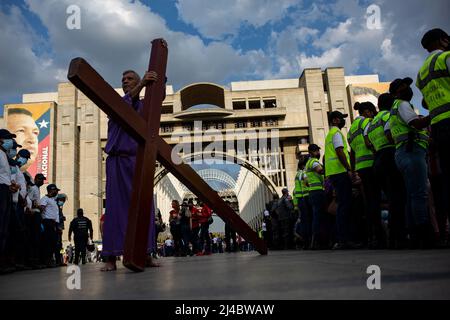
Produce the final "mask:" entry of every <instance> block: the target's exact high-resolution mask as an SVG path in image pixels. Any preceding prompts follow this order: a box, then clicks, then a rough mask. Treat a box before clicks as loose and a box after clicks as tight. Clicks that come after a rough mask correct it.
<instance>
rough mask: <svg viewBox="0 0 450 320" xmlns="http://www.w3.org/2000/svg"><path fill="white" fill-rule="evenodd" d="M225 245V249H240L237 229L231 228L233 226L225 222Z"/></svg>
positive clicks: (228, 250)
mask: <svg viewBox="0 0 450 320" xmlns="http://www.w3.org/2000/svg"><path fill="white" fill-rule="evenodd" d="M231 243H233V244H231ZM225 245H226V249H225V250H226V251H227V252H235V251H237V249H238V246H237V243H236V231H234V230H233V229H231V227H230V226H229V225H228V224H225Z"/></svg>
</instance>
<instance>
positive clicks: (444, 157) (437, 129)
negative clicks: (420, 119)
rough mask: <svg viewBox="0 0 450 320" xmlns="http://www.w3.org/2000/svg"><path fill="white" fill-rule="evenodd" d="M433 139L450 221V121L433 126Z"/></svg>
mask: <svg viewBox="0 0 450 320" xmlns="http://www.w3.org/2000/svg"><path fill="white" fill-rule="evenodd" d="M431 137H432V138H433V140H434V142H435V143H436V147H437V152H438V156H439V165H440V168H441V171H442V181H443V194H444V203H443V205H444V210H445V211H446V212H447V215H448V219H449V221H450V148H449V141H450V119H445V120H442V121H440V122H438V123H436V124H434V125H432V126H431Z"/></svg>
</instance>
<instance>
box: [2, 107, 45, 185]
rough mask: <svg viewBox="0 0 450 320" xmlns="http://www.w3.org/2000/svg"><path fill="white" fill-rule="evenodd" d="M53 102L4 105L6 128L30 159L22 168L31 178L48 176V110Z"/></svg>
mask: <svg viewBox="0 0 450 320" xmlns="http://www.w3.org/2000/svg"><path fill="white" fill-rule="evenodd" d="M53 106H54V104H53V103H51V102H45V103H28V104H9V105H6V106H5V110H4V118H5V126H6V128H7V129H8V130H9V131H10V132H12V133H14V134H15V135H17V138H16V141H17V143H18V144H20V145H22V148H23V149H27V150H28V151H30V153H31V159H30V160H29V161H28V163H27V164H26V165H25V167H23V168H22V169H23V170H27V171H28V172H29V173H30V174H31V176H32V177H34V176H35V175H36V174H37V173H42V174H43V175H44V176H46V177H48V174H49V169H50V165H51V162H52V156H53V154H52V150H51V146H52V143H51V141H52V138H53V137H52V133H53V132H52V130H51V128H52V126H53V123H52V112H53Z"/></svg>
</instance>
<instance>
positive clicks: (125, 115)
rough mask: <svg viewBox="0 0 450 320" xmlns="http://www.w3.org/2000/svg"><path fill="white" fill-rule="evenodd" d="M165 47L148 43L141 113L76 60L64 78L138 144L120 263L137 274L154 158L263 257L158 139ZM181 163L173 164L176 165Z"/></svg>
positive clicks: (258, 242)
mask: <svg viewBox="0 0 450 320" xmlns="http://www.w3.org/2000/svg"><path fill="white" fill-rule="evenodd" d="M167 54H168V48H167V43H166V42H165V41H164V40H163V39H155V40H153V41H152V51H151V55H150V62H149V67H148V71H155V72H156V73H157V74H158V80H157V81H156V82H154V83H150V84H148V85H147V87H146V90H145V97H144V107H143V111H142V114H139V113H138V112H137V111H135V110H134V109H132V108H130V106H129V105H128V104H127V103H126V102H125V101H124V100H123V99H122V98H121V97H120V95H119V94H118V93H117V92H116V91H115V90H114V89H113V88H112V87H111V86H110V85H109V84H108V83H107V82H106V81H105V80H104V79H103V78H102V77H101V76H100V75H99V74H98V73H97V72H96V71H95V70H94V69H93V68H92V67H91V66H90V65H89V64H88V63H87V62H86V61H85V60H84V59H82V58H75V59H73V60H72V61H71V63H70V67H69V72H68V79H69V80H70V82H72V83H73V84H74V85H75V86H76V87H77V88H78V89H79V90H80V91H82V92H83V93H84V94H85V95H86V96H87V97H88V98H89V99H90V100H91V101H92V102H94V103H95V104H96V105H97V106H98V107H99V108H100V109H102V110H103V111H104V112H105V113H106V114H107V115H108V116H109V117H110V118H111V119H112V120H113V121H115V122H116V123H118V124H119V125H120V126H121V127H122V128H123V129H124V130H125V131H126V132H127V133H128V134H129V135H130V136H131V137H133V138H134V139H135V140H136V141H137V142H138V152H137V159H136V169H135V172H134V177H133V188H132V190H133V191H132V195H131V204H130V206H129V211H128V227H127V233H126V237H125V244H124V257H123V264H124V265H125V267H127V268H129V269H131V270H133V271H143V270H144V268H145V261H146V256H147V245H148V233H149V225H150V209H149V208H152V206H153V180H154V175H155V167H156V160H158V161H159V162H160V163H161V164H162V165H163V166H164V167H166V169H168V170H169V171H170V172H171V173H172V174H173V175H174V176H175V177H176V178H177V179H178V180H179V181H181V182H182V183H183V184H184V185H185V186H186V187H188V188H189V189H190V190H191V191H192V192H193V193H194V194H195V195H196V196H197V197H198V198H199V199H201V200H202V201H203V202H205V203H207V204H208V205H209V206H210V207H211V208H213V209H214V211H215V212H217V214H218V215H219V216H220V217H221V218H222V219H223V220H224V221H225V223H228V224H229V225H230V226H231V227H232V228H233V229H234V230H236V232H237V233H238V234H239V235H241V236H242V237H243V238H244V239H246V240H247V241H249V242H250V243H252V244H253V245H254V247H255V248H256V250H257V251H258V252H259V253H260V254H267V247H266V245H265V243H264V242H263V240H262V239H260V238H259V237H258V235H257V234H256V233H255V232H254V231H253V230H252V229H251V228H250V227H249V226H248V225H247V224H246V223H245V222H244V221H243V220H242V219H241V218H240V217H239V215H237V214H236V213H235V212H234V211H233V209H231V208H230V207H229V206H228V205H227V204H226V203H225V202H224V201H223V200H222V199H221V198H220V196H219V195H218V194H217V192H216V191H214V190H213V189H212V188H211V187H210V186H209V185H208V184H207V183H206V182H205V181H204V180H203V179H202V178H201V177H200V176H199V175H198V174H197V173H196V172H195V171H194V170H193V169H192V167H190V166H189V165H187V164H185V163H181V164H179V165H176V164H175V163H174V160H179V159H172V147H171V146H170V145H169V144H167V143H166V142H165V141H164V140H163V139H162V138H161V137H160V136H159V128H160V120H161V106H162V102H163V100H164V95H165V92H164V90H165V74H166V66H167ZM180 162H181V161H177V163H180Z"/></svg>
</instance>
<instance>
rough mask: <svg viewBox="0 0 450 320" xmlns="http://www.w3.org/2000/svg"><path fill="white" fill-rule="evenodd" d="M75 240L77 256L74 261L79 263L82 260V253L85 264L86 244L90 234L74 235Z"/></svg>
mask: <svg viewBox="0 0 450 320" xmlns="http://www.w3.org/2000/svg"><path fill="white" fill-rule="evenodd" d="M74 242H75V258H74V263H75V264H78V263H79V261H80V255H81V262H82V263H83V264H85V263H86V246H87V242H88V235H79V236H75V237H74Z"/></svg>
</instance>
